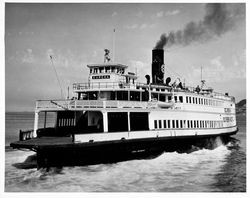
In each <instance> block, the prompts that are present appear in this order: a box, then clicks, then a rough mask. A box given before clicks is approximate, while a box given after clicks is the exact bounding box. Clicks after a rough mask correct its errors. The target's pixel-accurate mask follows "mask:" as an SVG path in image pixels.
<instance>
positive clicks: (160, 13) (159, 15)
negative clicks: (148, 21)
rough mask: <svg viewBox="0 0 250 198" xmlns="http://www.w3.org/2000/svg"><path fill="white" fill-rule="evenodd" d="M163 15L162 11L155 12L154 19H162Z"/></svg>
mask: <svg viewBox="0 0 250 198" xmlns="http://www.w3.org/2000/svg"><path fill="white" fill-rule="evenodd" d="M163 15H164V12H163V11H160V12H157V13H156V15H155V17H156V18H161V17H163Z"/></svg>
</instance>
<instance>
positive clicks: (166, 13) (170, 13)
mask: <svg viewBox="0 0 250 198" xmlns="http://www.w3.org/2000/svg"><path fill="white" fill-rule="evenodd" d="M179 13H180V10H172V11H166V12H165V16H173V15H177V14H179Z"/></svg>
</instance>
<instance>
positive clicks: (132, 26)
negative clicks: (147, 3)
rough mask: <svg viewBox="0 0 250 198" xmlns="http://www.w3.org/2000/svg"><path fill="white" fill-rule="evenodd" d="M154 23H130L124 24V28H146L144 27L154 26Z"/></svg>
mask: <svg viewBox="0 0 250 198" xmlns="http://www.w3.org/2000/svg"><path fill="white" fill-rule="evenodd" d="M155 25H156V24H154V23H152V24H148V23H143V24H141V25H140V24H131V25H126V26H124V28H125V29H146V28H154V27H155Z"/></svg>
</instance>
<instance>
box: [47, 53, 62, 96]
mask: <svg viewBox="0 0 250 198" xmlns="http://www.w3.org/2000/svg"><path fill="white" fill-rule="evenodd" d="M49 57H50V60H51V64H52V66H53V68H54V71H55V73H56V78H57V81H58V84H59V86H60V89H61V97H62V98H63V90H62V86H61V83H60V80H59V78H58V75H57V72H56V68H55V66H54V63H53V59H52V55H50V56H49Z"/></svg>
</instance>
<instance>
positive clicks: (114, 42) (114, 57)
mask: <svg viewBox="0 0 250 198" xmlns="http://www.w3.org/2000/svg"><path fill="white" fill-rule="evenodd" d="M113 62H115V29H114V31H113Z"/></svg>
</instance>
